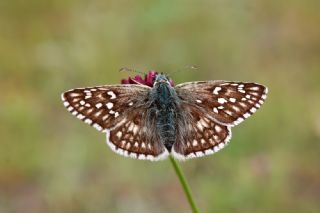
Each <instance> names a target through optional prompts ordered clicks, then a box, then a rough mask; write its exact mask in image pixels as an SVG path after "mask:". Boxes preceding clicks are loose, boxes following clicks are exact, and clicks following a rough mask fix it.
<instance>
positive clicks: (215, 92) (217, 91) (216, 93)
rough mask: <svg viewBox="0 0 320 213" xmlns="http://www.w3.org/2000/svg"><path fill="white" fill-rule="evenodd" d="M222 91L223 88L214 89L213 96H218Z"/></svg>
mask: <svg viewBox="0 0 320 213" xmlns="http://www.w3.org/2000/svg"><path fill="white" fill-rule="evenodd" d="M220 90H221V87H216V88H214V90H213V94H215V95H218V94H219V91H220Z"/></svg>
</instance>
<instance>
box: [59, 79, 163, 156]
mask: <svg viewBox="0 0 320 213" xmlns="http://www.w3.org/2000/svg"><path fill="white" fill-rule="evenodd" d="M149 91H150V87H147V86H143V85H105V86H97V87H88V88H78V89H72V90H69V91H67V92H65V93H63V94H62V96H61V97H62V100H63V103H64V106H65V107H66V108H67V109H68V111H69V112H71V114H72V115H74V116H76V117H77V118H79V119H80V120H82V121H83V122H85V123H87V124H89V125H91V126H93V127H94V128H96V129H97V130H99V131H102V132H106V134H107V144H108V145H109V146H110V147H111V148H112V150H113V151H115V152H116V153H118V154H121V155H125V156H129V157H132V158H138V159H148V160H160V159H164V158H165V157H166V156H167V155H168V151H167V150H166V149H165V147H164V145H163V144H162V143H161V142H160V139H159V137H158V135H157V134H151V133H150V129H149V128H147V127H150V126H152V125H154V124H153V123H154V121H153V120H152V119H148V120H147V118H148V117H147V112H148V108H147V105H146V103H147V100H146V98H147V97H148V93H149Z"/></svg>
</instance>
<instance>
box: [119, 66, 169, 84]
mask: <svg viewBox="0 0 320 213" xmlns="http://www.w3.org/2000/svg"><path fill="white" fill-rule="evenodd" d="M156 75H158V72H156V71H153V70H150V71H149V72H148V74H146V75H145V76H144V79H142V77H141V76H140V75H136V76H135V77H134V78H131V77H129V78H128V79H122V80H121V84H143V85H146V86H149V87H153V83H154V81H155V79H156ZM169 82H170V85H171V86H174V83H173V81H172V79H169Z"/></svg>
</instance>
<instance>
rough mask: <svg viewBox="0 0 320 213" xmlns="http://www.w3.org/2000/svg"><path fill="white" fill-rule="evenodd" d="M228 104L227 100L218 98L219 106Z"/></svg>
mask: <svg viewBox="0 0 320 213" xmlns="http://www.w3.org/2000/svg"><path fill="white" fill-rule="evenodd" d="M226 102H228V101H227V100H226V99H224V98H218V103H219V104H224V103H226Z"/></svg>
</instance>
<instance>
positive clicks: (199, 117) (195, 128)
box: [172, 104, 231, 160]
mask: <svg viewBox="0 0 320 213" xmlns="http://www.w3.org/2000/svg"><path fill="white" fill-rule="evenodd" d="M180 107H181V112H180V116H179V117H178V124H179V125H178V128H177V140H176V142H175V143H174V145H173V148H172V155H173V156H174V157H175V158H176V159H179V160H186V159H190V158H195V157H202V156H205V155H210V154H213V153H215V152H217V151H219V150H220V149H222V148H223V147H224V146H225V145H226V144H227V143H228V142H229V141H230V139H231V127H229V126H225V125H221V124H219V123H217V122H216V121H214V120H213V119H212V118H211V117H210V116H209V115H208V114H206V113H205V112H204V111H201V110H199V109H198V108H197V107H196V106H192V105H186V104H182V105H181V106H180Z"/></svg>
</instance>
